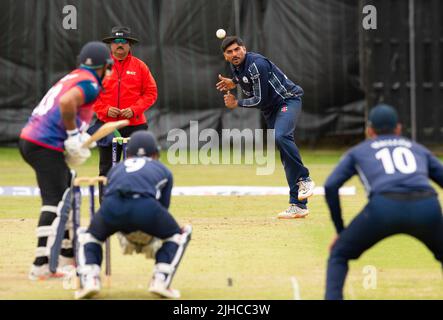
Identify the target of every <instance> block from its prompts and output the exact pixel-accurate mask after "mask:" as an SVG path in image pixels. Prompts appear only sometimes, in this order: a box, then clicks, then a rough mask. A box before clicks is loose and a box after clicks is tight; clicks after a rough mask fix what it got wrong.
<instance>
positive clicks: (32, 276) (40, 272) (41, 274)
mask: <svg viewBox="0 0 443 320" xmlns="http://www.w3.org/2000/svg"><path fill="white" fill-rule="evenodd" d="M65 276H67V274H66V273H65V272H63V271H62V270H61V269H57V272H55V273H52V272H51V271H49V264H47V263H46V264H43V265H41V266H36V265H35V264H33V265H31V270H30V271H29V274H28V278H29V280H32V281H37V280H49V279H61V278H64V277H65Z"/></svg>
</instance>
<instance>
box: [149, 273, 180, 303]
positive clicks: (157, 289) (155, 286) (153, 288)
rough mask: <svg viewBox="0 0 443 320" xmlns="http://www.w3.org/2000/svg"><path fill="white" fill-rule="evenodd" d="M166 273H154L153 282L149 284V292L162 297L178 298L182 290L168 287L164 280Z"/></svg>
mask: <svg viewBox="0 0 443 320" xmlns="http://www.w3.org/2000/svg"><path fill="white" fill-rule="evenodd" d="M163 278H164V275H163V274H160V273H157V274H155V275H154V277H153V279H152V281H151V284H150V286H149V292H151V293H154V294H155V295H157V296H159V297H161V298H168V299H178V298H180V291H178V290H176V289H172V288H168V286H167V285H166V283H165V281H164V279H163Z"/></svg>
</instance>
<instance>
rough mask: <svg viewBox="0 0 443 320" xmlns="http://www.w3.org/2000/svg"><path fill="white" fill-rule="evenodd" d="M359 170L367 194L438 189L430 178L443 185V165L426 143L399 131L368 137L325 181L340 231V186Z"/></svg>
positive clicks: (326, 191)
mask: <svg viewBox="0 0 443 320" xmlns="http://www.w3.org/2000/svg"><path fill="white" fill-rule="evenodd" d="M355 174H358V175H359V177H360V180H361V181H362V183H363V185H364V186H365V189H366V192H367V194H368V197H369V198H370V197H371V196H373V195H375V194H382V193H389V192H390V193H410V192H414V191H430V192H433V193H435V190H434V189H433V188H432V186H431V184H430V182H429V179H432V180H433V181H435V182H436V183H437V184H438V185H440V186H441V187H443V165H442V164H441V163H440V161H439V160H438V159H437V158H436V157H435V156H434V155H433V154H432V153H431V151H429V150H428V149H427V148H425V147H424V146H422V145H420V144H418V143H415V142H413V141H410V140H408V139H407V138H404V137H400V136H396V135H381V136H378V137H377V138H375V139H368V140H366V141H364V142H362V143H360V144H358V145H357V146H355V147H354V148H352V149H351V150H349V151H348V152H347V153H346V154H345V155H344V156H343V158H342V159H341V161H340V163H339V164H338V166H337V167H336V168H335V169H334V171H333V172H332V173H331V175H330V176H329V178H328V179H327V181H326V183H325V193H326V201H327V203H328V206H329V209H330V211H331V216H332V219H333V220H334V224H335V226H336V229H337V231H338V232H341V231H342V230H343V221H342V217H341V208H340V202H339V197H338V189H339V188H340V187H341V186H342V185H343V184H344V183H345V182H346V181H347V180H349V179H350V178H351V177H352V176H353V175H355Z"/></svg>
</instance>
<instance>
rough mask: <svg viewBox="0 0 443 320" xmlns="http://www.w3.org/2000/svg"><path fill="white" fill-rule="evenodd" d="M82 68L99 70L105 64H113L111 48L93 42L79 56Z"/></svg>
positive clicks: (85, 46) (86, 45)
mask: <svg viewBox="0 0 443 320" xmlns="http://www.w3.org/2000/svg"><path fill="white" fill-rule="evenodd" d="M78 59H79V63H80V66H81V67H86V68H91V69H98V68H101V67H103V66H104V65H105V64H108V65H109V64H113V63H114V60H112V57H111V52H110V51H109V48H108V47H107V46H106V45H105V44H104V43H101V42H99V41H91V42H88V43H87V44H85V45H84V46H83V48H82V49H81V51H80V54H79V56H78Z"/></svg>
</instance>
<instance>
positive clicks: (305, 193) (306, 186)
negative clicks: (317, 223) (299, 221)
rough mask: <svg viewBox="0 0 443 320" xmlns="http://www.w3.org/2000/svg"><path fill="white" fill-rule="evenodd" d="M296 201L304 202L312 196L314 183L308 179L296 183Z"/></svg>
mask: <svg viewBox="0 0 443 320" xmlns="http://www.w3.org/2000/svg"><path fill="white" fill-rule="evenodd" d="M297 184H298V200H300V201H301V200H305V199H307V198H309V197H310V196H312V195H313V194H314V188H315V183H314V181H312V179H311V178H310V177H307V178H305V179H303V180H300V181H299V182H297Z"/></svg>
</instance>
